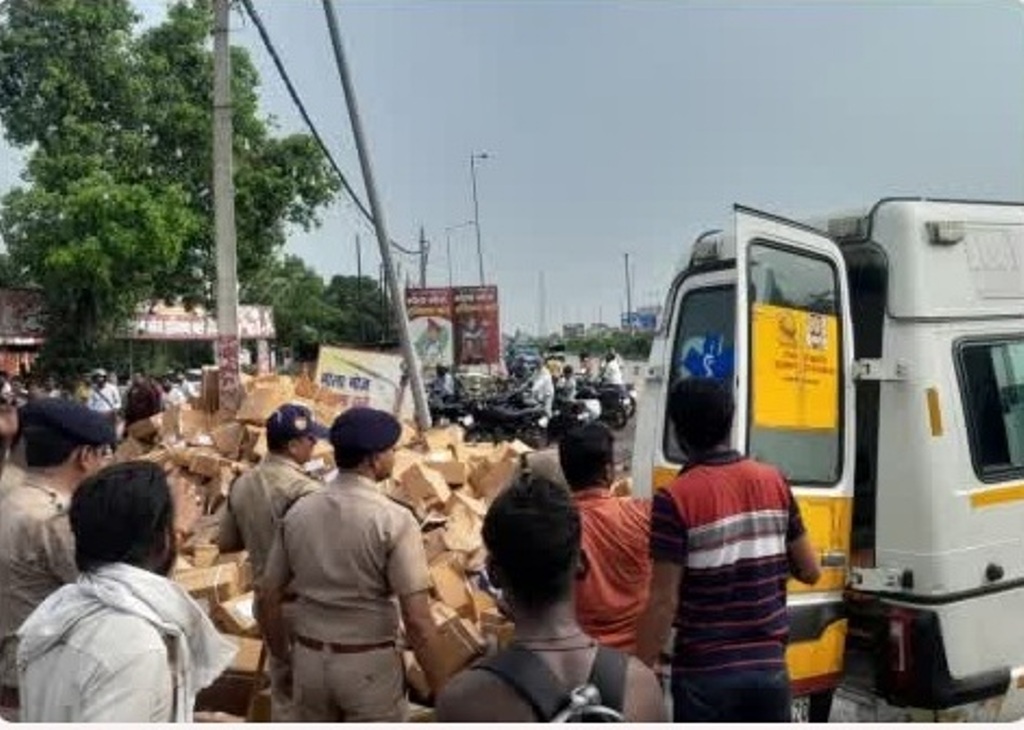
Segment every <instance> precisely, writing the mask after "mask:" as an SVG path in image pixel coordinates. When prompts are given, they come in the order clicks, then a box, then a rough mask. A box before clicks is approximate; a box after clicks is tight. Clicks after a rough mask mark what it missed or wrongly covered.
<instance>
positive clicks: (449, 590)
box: [430, 561, 474, 619]
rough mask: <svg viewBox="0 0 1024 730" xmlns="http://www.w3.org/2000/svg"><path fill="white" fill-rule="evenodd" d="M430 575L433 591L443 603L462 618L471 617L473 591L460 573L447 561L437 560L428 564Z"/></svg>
mask: <svg viewBox="0 0 1024 730" xmlns="http://www.w3.org/2000/svg"><path fill="white" fill-rule="evenodd" d="M430 577H431V579H432V581H433V583H434V593H435V594H436V595H437V597H438V599H439V600H440V601H441V602H442V603H443V604H444V605H446V606H448V607H449V608H451V609H453V610H454V611H455V612H456V613H458V614H459V615H460V616H462V617H463V618H468V619H472V618H473V614H474V608H473V592H472V590H471V589H470V587H469V583H467V582H466V578H465V576H464V575H462V573H460V572H459V571H458V570H456V569H455V567H454V566H453V565H452V564H451V563H450V562H449V561H439V562H435V563H434V564H433V565H431V566H430Z"/></svg>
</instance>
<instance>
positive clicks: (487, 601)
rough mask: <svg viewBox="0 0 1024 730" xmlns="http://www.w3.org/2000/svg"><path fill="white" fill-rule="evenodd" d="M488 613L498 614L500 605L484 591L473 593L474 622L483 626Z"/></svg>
mask: <svg viewBox="0 0 1024 730" xmlns="http://www.w3.org/2000/svg"><path fill="white" fill-rule="evenodd" d="M488 612H493V613H497V612H498V604H497V603H496V602H495V600H494V599H493V598H492V597H491V594H490V593H484V592H483V591H473V620H474V621H475V622H476V623H478V624H482V623H483V619H484V615H485V614H488Z"/></svg>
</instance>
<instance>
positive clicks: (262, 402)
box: [235, 383, 292, 426]
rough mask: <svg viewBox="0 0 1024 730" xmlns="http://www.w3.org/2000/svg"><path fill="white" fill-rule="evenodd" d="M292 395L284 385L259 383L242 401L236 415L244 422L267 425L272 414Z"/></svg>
mask: <svg viewBox="0 0 1024 730" xmlns="http://www.w3.org/2000/svg"><path fill="white" fill-rule="evenodd" d="M291 397H292V394H291V393H288V392H287V391H286V390H285V389H284V388H283V387H282V386H280V385H279V384H277V383H275V384H274V385H257V386H256V387H255V388H253V390H252V392H251V393H249V394H248V395H247V396H246V397H245V400H244V401H242V407H241V408H240V409H239V410H238V413H237V415H236V416H235V417H236V418H237V419H238V420H239V421H241V422H242V423H248V424H252V425H254V426H265V425H266V424H267V419H268V418H270V416H271V414H272V413H273V412H274V411H276V410H277V409H278V408H280V407H281V406H282V405H284V404H285V403H287V402H288V401H289V400H290V398H291Z"/></svg>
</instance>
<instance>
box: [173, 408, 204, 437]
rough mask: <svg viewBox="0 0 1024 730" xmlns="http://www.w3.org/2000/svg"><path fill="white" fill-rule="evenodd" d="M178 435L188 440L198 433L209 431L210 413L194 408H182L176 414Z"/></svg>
mask: <svg viewBox="0 0 1024 730" xmlns="http://www.w3.org/2000/svg"><path fill="white" fill-rule="evenodd" d="M178 421H179V435H180V436H181V438H183V439H185V440H186V441H189V440H191V439H194V438H195V437H196V436H198V435H199V434H203V433H209V432H210V414H209V413H206V412H205V411H197V410H195V409H194V408H182V409H181V411H180V412H179V416H178Z"/></svg>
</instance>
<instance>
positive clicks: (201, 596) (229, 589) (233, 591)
mask: <svg viewBox="0 0 1024 730" xmlns="http://www.w3.org/2000/svg"><path fill="white" fill-rule="evenodd" d="M174 581H175V583H177V584H178V585H180V586H181V587H182V588H184V589H185V591H186V592H187V593H188V594H189V595H190V596H192V597H193V598H194V599H196V600H197V601H199V600H202V601H205V602H206V604H207V606H215V605H217V604H220V603H223V602H224V601H228V600H230V599H232V598H234V597H235V596H237V595H238V593H239V590H238V567H237V566H235V565H233V564H230V563H228V564H224V565H214V566H212V567H209V568H194V569H192V570H183V571H181V572H180V573H175V574H174Z"/></svg>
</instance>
